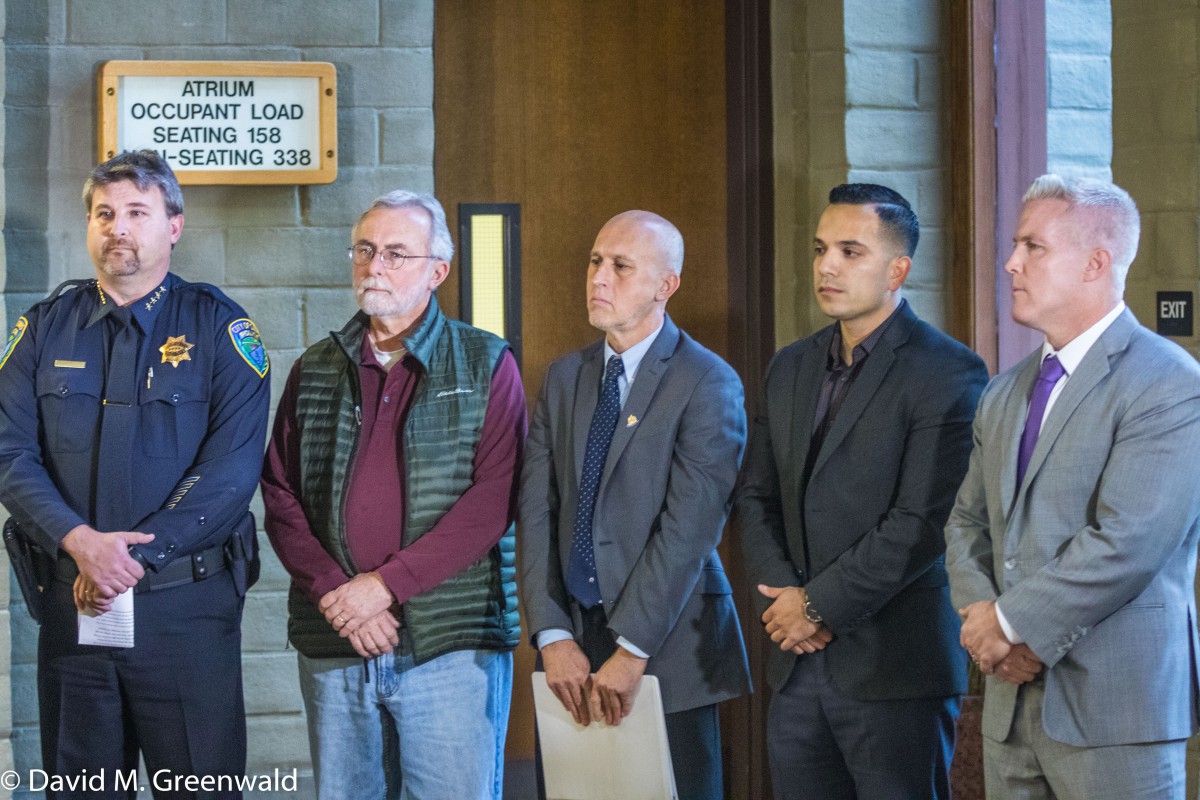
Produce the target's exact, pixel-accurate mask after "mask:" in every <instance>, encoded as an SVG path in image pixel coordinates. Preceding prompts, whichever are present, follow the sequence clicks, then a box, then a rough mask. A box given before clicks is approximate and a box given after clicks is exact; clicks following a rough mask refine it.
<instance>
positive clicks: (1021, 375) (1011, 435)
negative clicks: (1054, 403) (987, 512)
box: [1000, 347, 1042, 517]
mask: <svg viewBox="0 0 1200 800" xmlns="http://www.w3.org/2000/svg"><path fill="white" fill-rule="evenodd" d="M1041 363H1042V348H1041V347H1038V349H1037V350H1034V351H1033V352H1032V353H1030V354H1029V355H1028V356H1026V357H1025V361H1024V362H1023V363H1022V364H1021V366H1020V367H1018V368H1017V374H1016V375H1015V376H1014V377H1013V386H1012V391H1010V392H1009V393H1008V397H1007V398H1005V401H1004V411H1003V413H1002V414H1001V415H1000V416H1001V419H1002V420H1003V426H1004V427H1003V428H1002V430H1003V431H1004V439H1003V441H1002V445H1003V450H1002V451H1001V453H1000V497H1002V498H1004V499H1005V501H1007V503H1008V508H1007V516H1009V517H1011V516H1012V513H1013V508H1014V504H1015V503H1016V501H1017V457H1018V455H1019V453H1020V450H1021V434H1022V432H1023V431H1024V430H1025V418H1026V416H1028V414H1029V397H1030V395H1031V394H1032V393H1033V382H1034V381H1035V380H1037V376H1038V372H1039V371H1040V370H1041ZM1026 474H1028V470H1026Z"/></svg>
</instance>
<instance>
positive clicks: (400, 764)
mask: <svg viewBox="0 0 1200 800" xmlns="http://www.w3.org/2000/svg"><path fill="white" fill-rule="evenodd" d="M299 660H300V692H301V694H302V695H303V696H304V708H305V711H306V712H307V715H308V742H309V748H310V749H311V751H312V760H313V775H314V778H315V779H316V784H317V797H318V798H319V800H339V799H340V798H346V799H347V800H373V799H374V798H386V799H387V800H397V799H401V800H475V799H477V800H500V797H501V794H502V791H501V790H502V788H503V784H504V739H505V734H506V733H507V730H508V707H509V701H510V699H511V697H512V664H513V662H512V653H500V652H495V651H491V650H458V651H455V652H451V653H446V654H445V655H442V656H438V657H437V658H435V659H433V660H432V661H428V662H426V663H424V664H421V665H420V666H415V665H414V664H413V658H412V656H411V655H395V654H393V655H388V656H381V657H379V658H375V659H372V660H371V661H366V662H364V661H363V660H362V659H357V658H320V659H316V658H307V657H306V656H304V655H300V657H299Z"/></svg>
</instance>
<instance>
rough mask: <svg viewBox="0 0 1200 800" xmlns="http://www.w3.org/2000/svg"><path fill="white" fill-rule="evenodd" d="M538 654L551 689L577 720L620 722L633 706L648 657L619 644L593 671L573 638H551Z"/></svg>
mask: <svg viewBox="0 0 1200 800" xmlns="http://www.w3.org/2000/svg"><path fill="white" fill-rule="evenodd" d="M541 654H542V666H543V667H544V668H545V670H546V683H547V685H548V686H549V687H550V691H552V692H554V696H555V697H557V698H558V700H559V702H560V703H562V704H563V708H565V709H567V711H569V712H570V714H571V716H572V717H573V718H574V719H575V722H577V723H578V724H580V725H587V724H588V723H590V722H591V721H592V720H597V721H599V722H605V723H607V724H609V725H620V724H621V720H622V719H624V718H625V717H627V716H628V715H629V712H630V711H632V710H633V698H634V697H635V696H636V695H637V688H638V685H639V684H640V683H641V680H642V675H643V674H644V673H645V672H646V661H647V659H644V658H641V657H639V656H635V655H634V654H633V653H631V652H629V651H628V650H626V649H625V648H623V647H618V648H617V650H616V652H615V653H613V654H612V656H610V657H609V659H608V660H607V661H605V662H604V663H603V664H602V665H601V666H600V669H599V670H597V671H596V673H595V674H592V673H591V667H590V665H589V664H588V659H587V656H586V655H584V653H583V649H582V648H580V646H579V644H578V643H577V642H576V641H575V640H574V639H562V640H559V641H557V642H551V643H550V644H548V645H546V646H545V647H543V648H542V649H541Z"/></svg>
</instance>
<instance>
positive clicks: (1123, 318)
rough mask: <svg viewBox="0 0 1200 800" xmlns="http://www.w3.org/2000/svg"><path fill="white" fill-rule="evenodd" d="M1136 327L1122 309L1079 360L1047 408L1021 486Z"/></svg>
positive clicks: (1030, 478)
mask: <svg viewBox="0 0 1200 800" xmlns="http://www.w3.org/2000/svg"><path fill="white" fill-rule="evenodd" d="M1136 326H1137V321H1136V320H1135V319H1134V318H1133V314H1132V313H1130V312H1129V311H1128V310H1126V311H1123V312H1122V313H1121V315H1120V316H1118V317H1117V319H1116V320H1114V321H1113V324H1112V325H1110V326H1109V327H1108V330H1106V331H1105V332H1104V333H1102V334H1101V335H1100V338H1099V339H1098V340H1096V343H1095V344H1094V345H1092V347H1091V349H1090V350H1088V352H1087V355H1085V356H1084V357H1083V360H1082V361H1080V362H1079V366H1078V367H1076V368H1075V372H1074V374H1072V375H1071V379H1070V380H1068V381H1067V385H1066V386H1064V387H1063V390H1062V394H1060V395H1059V396H1058V399H1057V400H1055V401H1054V407H1053V408H1052V409H1050V415H1049V416H1048V417H1046V421H1045V422H1044V423H1043V425H1042V430H1041V432H1039V433H1038V440H1037V445H1035V446H1034V448H1033V453H1032V454H1031V455H1030V457H1029V468H1028V469H1027V470H1026V472H1025V481H1024V483H1022V484H1021V489H1025V487H1027V486H1029V482H1030V480H1032V479H1033V476H1034V475H1035V474H1036V473H1037V471H1038V469H1039V468H1040V467H1041V466H1042V464H1043V463H1045V461H1046V456H1047V455H1048V454H1049V453H1050V450H1051V449H1052V448H1053V447H1054V442H1055V440H1056V439H1058V436H1059V434H1061V433H1062V431H1063V428H1064V427H1066V424H1067V421H1068V420H1070V419H1071V415H1072V414H1074V413H1075V409H1077V408H1078V407H1079V404H1080V403H1082V402H1083V399H1084V398H1085V397H1087V395H1088V393H1089V392H1091V391H1092V389H1094V388H1095V386H1096V384H1098V383H1099V382H1100V381H1101V380H1103V379H1104V377H1105V376H1106V375H1108V373H1109V372H1110V371H1111V367H1110V361H1109V359H1110V357H1111V356H1112V355H1114V354H1116V353H1118V352H1120V351H1121V350H1124V349H1125V346H1126V345H1127V344H1128V343H1129V337H1130V335H1131V334H1132V333H1133V330H1134V328H1135V327H1136Z"/></svg>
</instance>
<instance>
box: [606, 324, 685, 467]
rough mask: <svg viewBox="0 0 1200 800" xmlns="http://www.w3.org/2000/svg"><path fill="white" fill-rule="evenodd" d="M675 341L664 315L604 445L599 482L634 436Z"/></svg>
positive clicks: (676, 332) (673, 329)
mask: <svg viewBox="0 0 1200 800" xmlns="http://www.w3.org/2000/svg"><path fill="white" fill-rule="evenodd" d="M678 344H679V328H677V327H675V323H673V322H671V318H670V317H667V319H666V321H665V322H664V323H663V328H662V330H661V331H660V332H659V334H658V338H656V339H655V340H654V343H653V344H651V345H650V349H649V350H647V351H646V355H645V356H643V357H642V363H641V364H640V365H639V366H638V370H637V374H636V375H634V376H633V386H631V387H629V397H627V398H626V399H625V405H624V407H623V408H622V409H621V416H620V417H619V418H618V419H617V429H616V430H615V431H613V438H612V444H611V445H609V447H608V459H607V460H606V461H605V462H604V474H603V475H602V476H601V477H600V485H601V486H603V485H604V484H605V483H607V482H608V478H609V476H610V475H612V471H613V470H614V469H615V468H616V466H617V462H618V461H620V460H621V453H623V452H624V451H625V447H626V445H628V444H629V440H630V439H632V438H633V437H634V434H636V433H637V431H638V428H639V427H640V426H641V424H642V420H644V419H645V417H646V414H647V413H648V411H649V407H650V401H651V400H653V399H654V393H655V392H657V391H658V384H659V383H660V382H661V381H662V377H663V375H664V374H665V373H666V371H667V366H668V364H669V360H670V358H671V356H672V354H674V352H675V349H676V347H677V346H678ZM631 420H632V422H631Z"/></svg>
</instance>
